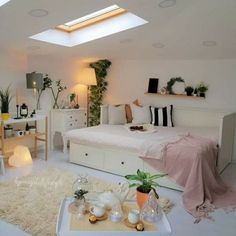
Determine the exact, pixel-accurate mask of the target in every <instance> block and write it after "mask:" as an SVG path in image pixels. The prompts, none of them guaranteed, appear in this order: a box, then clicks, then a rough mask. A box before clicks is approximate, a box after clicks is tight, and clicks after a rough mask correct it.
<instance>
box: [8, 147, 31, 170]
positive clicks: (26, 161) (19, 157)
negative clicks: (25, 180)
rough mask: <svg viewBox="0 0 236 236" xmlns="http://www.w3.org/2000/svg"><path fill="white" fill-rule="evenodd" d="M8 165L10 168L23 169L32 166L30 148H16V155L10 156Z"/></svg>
mask: <svg viewBox="0 0 236 236" xmlns="http://www.w3.org/2000/svg"><path fill="white" fill-rule="evenodd" d="M8 163H9V165H10V166H14V167H21V166H26V165H31V164H32V158H31V154H30V151H29V148H27V147H25V146H22V145H17V146H16V147H15V148H14V154H13V155H12V156H10V158H9V160H8Z"/></svg>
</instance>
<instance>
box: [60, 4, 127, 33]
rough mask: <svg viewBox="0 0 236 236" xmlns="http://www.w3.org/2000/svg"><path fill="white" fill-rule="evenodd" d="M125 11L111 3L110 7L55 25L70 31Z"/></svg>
mask: <svg viewBox="0 0 236 236" xmlns="http://www.w3.org/2000/svg"><path fill="white" fill-rule="evenodd" d="M125 12H126V10H125V9H123V8H120V7H119V6H117V5H112V6H110V7H107V8H104V9H102V10H99V11H96V12H93V13H91V14H89V15H86V16H83V17H80V18H78V19H76V20H73V21H70V22H67V23H65V24H64V25H59V26H57V27H56V29H58V30H62V31H65V32H68V33H70V32H73V31H75V30H78V29H80V28H83V27H86V26H89V25H92V24H96V23H98V22H101V21H103V20H107V19H109V18H111V17H115V16H118V15H120V14H123V13H125Z"/></svg>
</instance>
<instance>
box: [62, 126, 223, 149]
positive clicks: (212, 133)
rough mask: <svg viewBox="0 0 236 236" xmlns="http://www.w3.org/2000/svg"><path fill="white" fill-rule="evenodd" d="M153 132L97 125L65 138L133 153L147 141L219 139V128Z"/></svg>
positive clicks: (174, 129) (156, 128) (79, 142)
mask: <svg viewBox="0 0 236 236" xmlns="http://www.w3.org/2000/svg"><path fill="white" fill-rule="evenodd" d="M154 129H155V132H153V133H150V132H147V133H145V132H142V133H139V132H131V131H129V130H128V129H127V126H124V125H99V126H95V127H89V128H83V129H76V130H71V131H69V132H67V134H66V136H67V137H68V138H69V140H70V141H72V142H73V143H78V144H83V145H92V146H97V147H101V148H104V147H105V148H111V149H122V150H126V151H131V152H135V153H139V152H140V148H141V147H142V146H144V144H145V143H147V141H148V142H149V141H150V142H155V143H158V144H163V143H166V142H171V141H175V140H176V139H178V138H179V137H180V136H182V135H185V134H188V133H189V134H191V135H197V136H202V137H205V138H209V139H211V140H212V141H214V142H215V143H216V144H217V143H218V139H219V128H218V127H216V128H212V127H211V128H209V127H201V128H198V127H159V126H158V127H154Z"/></svg>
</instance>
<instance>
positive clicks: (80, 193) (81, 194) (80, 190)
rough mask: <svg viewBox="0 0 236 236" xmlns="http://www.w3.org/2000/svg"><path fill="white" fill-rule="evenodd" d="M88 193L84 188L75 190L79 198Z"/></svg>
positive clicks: (75, 196) (76, 197)
mask: <svg viewBox="0 0 236 236" xmlns="http://www.w3.org/2000/svg"><path fill="white" fill-rule="evenodd" d="M87 193H88V191H86V190H83V189H79V190H76V191H75V192H74V198H75V199H78V200H81V199H84V195H85V194H87Z"/></svg>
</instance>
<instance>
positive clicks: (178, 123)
mask: <svg viewBox="0 0 236 236" xmlns="http://www.w3.org/2000/svg"><path fill="white" fill-rule="evenodd" d="M235 117H236V114H235V113H231V114H227V113H226V112H223V111H216V110H214V111H212V110H207V109H196V108H194V109H193V108H176V107H175V108H174V112H173V119H174V124H175V127H189V131H190V132H193V133H194V132H195V131H196V133H194V134H197V135H201V134H202V135H203V136H204V137H207V138H211V139H212V140H214V141H216V143H218V146H219V155H218V160H217V166H218V169H219V171H220V172H222V171H223V170H224V168H225V167H226V166H227V165H228V164H229V163H230V162H231V159H232V152H233V143H234V125H235ZM105 124H108V109H107V106H106V105H104V106H101V125H104V127H106V125H105ZM107 126H108V125H107ZM198 127H199V128H198ZM205 127H206V128H205ZM120 128H121V129H120V130H118V131H115V130H116V129H118V127H117V128H116V127H113V129H114V130H113V131H114V132H118V135H120V136H119V138H120V139H122V137H124V139H126V138H127V146H119V145H118V146H115V144H112V145H107V143H108V139H109V137H111V139H112V138H113V137H116V136H113V135H112V134H110V135H111V136H109V134H108V136H106V135H101V136H100V137H102V136H104V137H106V138H107V143H106V142H105V141H104V142H105V143H104V144H103V143H102V142H103V140H102V138H100V139H99V141H98V142H96V143H93V142H91V137H90V138H89V137H88V140H87V141H86V137H84V136H85V133H87V136H89V135H90V133H89V132H84V131H86V130H85V129H88V130H87V131H89V129H91V128H85V129H83V130H81V129H80V130H77V131H75V130H74V131H70V133H68V138H69V140H70V156H69V160H70V162H72V163H76V164H79V165H84V166H87V167H91V168H95V169H99V170H102V171H107V172H110V173H113V174H117V175H122V176H124V175H126V174H131V173H135V172H136V171H137V169H142V170H145V171H149V172H151V173H158V171H157V170H155V169H154V168H152V167H151V166H149V165H148V164H146V163H145V162H144V161H143V160H142V159H140V158H139V156H138V151H137V149H135V147H134V146H132V145H133V143H132V144H131V147H130V148H128V146H129V139H128V138H129V137H128V136H129V134H128V132H129V131H125V128H124V127H120ZM161 129H163V128H161V127H160V130H161ZM168 129H173V130H177V131H180V132H181V130H182V132H186V131H187V130H188V129H186V128H185V129H183V128H168ZM97 130H99V129H97ZM97 130H96V131H97ZM113 131H111V132H113ZM81 132H82V133H81ZM124 132H126V133H127V137H125V136H122V135H124ZM77 134H78V135H79V136H78V137H76V135H77ZM91 134H92V133H91ZM90 136H91V135H90ZM117 137H118V136H117ZM114 141H115V140H113V143H114ZM138 144H139V140H136V145H138ZM124 145H125V144H124ZM158 182H159V183H160V185H162V186H165V187H169V188H173V189H178V190H182V187H180V186H179V185H177V184H175V183H174V182H173V181H171V180H170V179H169V178H168V177H164V178H162V179H159V180H158Z"/></svg>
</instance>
